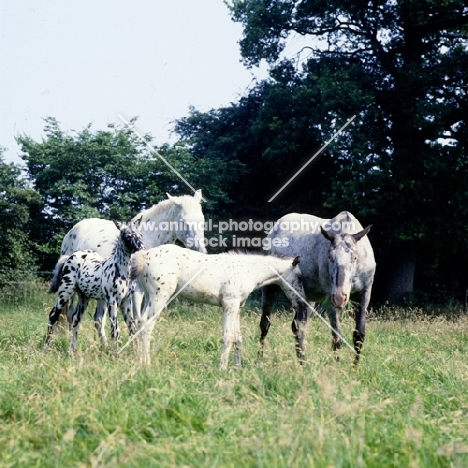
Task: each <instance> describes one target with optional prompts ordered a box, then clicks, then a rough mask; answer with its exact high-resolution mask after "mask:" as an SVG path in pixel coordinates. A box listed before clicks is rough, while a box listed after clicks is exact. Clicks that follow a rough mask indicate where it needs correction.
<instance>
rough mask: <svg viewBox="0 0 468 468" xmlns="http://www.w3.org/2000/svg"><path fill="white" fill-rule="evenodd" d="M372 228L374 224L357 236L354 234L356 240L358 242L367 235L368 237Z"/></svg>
mask: <svg viewBox="0 0 468 468" xmlns="http://www.w3.org/2000/svg"><path fill="white" fill-rule="evenodd" d="M371 227H372V224H369V226H367V227H366V228H365V229H363V230H362V231H359V232H357V233H356V234H353V238H354V240H355V241H356V242H357V241H359V240H361V239H362V238H363V237H364V236H365V235H367V234H368V233H369V231H370V229H371Z"/></svg>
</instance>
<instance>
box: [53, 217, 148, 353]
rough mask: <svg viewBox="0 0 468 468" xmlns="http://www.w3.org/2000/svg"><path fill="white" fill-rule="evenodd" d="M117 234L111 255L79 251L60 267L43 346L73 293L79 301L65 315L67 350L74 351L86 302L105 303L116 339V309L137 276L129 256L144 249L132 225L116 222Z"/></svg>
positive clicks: (54, 286) (139, 234) (138, 234)
mask: <svg viewBox="0 0 468 468" xmlns="http://www.w3.org/2000/svg"><path fill="white" fill-rule="evenodd" d="M116 228H117V229H118V230H119V235H118V236H117V240H116V242H115V244H114V248H113V250H112V255H110V257H108V258H103V257H101V256H100V255H99V254H98V253H96V252H93V251H91V250H78V251H76V252H74V253H73V254H72V255H70V256H69V257H68V258H67V260H66V261H65V263H63V264H62V268H61V271H60V275H59V277H60V279H59V281H57V282H56V283H53V284H52V286H51V291H52V292H58V296H57V300H56V301H55V305H54V307H53V308H52V311H51V312H50V314H49V324H48V332H47V339H46V344H49V343H50V340H51V337H52V334H53V332H54V330H55V327H56V324H57V321H58V320H59V318H60V316H61V314H62V312H66V311H67V309H68V307H69V304H70V300H71V298H72V297H73V295H74V294H77V295H78V301H77V303H76V305H75V307H73V308H72V309H71V311H70V313H69V314H67V318H68V323H69V328H70V331H71V332H72V333H71V335H70V349H71V351H73V352H74V351H76V341H77V336H78V328H79V326H80V322H81V319H82V317H83V314H84V312H85V311H86V308H87V306H88V302H89V299H98V300H101V301H104V302H105V304H106V305H107V306H108V307H109V310H110V313H109V315H110V320H111V326H112V327H111V329H112V336H113V338H114V339H115V340H117V339H118V335H119V333H118V328H117V307H118V306H119V305H121V304H122V302H123V301H124V300H125V299H126V298H127V296H128V294H129V289H130V282H131V280H133V279H134V278H135V277H136V276H137V275H138V272H137V271H133V273H132V263H131V256H132V254H134V253H135V252H137V251H138V250H141V249H142V248H143V242H142V236H141V232H139V231H138V229H137V228H136V226H135V225H134V223H132V222H131V223H129V224H128V225H126V224H120V223H116Z"/></svg>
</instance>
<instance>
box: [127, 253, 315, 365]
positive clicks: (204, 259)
mask: <svg viewBox="0 0 468 468" xmlns="http://www.w3.org/2000/svg"><path fill="white" fill-rule="evenodd" d="M133 262H134V263H136V264H139V265H143V266H142V267H138V268H139V269H141V275H140V276H139V278H138V282H139V284H140V286H141V288H142V289H143V291H144V293H145V299H144V304H145V309H144V312H143V314H142V317H141V320H140V322H139V326H138V328H139V330H138V332H137V333H138V334H140V333H141V337H139V338H140V343H139V344H140V346H139V352H140V361H141V362H142V363H144V364H149V363H150V355H149V342H150V339H151V332H152V330H153V327H154V324H155V321H156V319H157V318H158V317H159V315H160V313H161V311H162V309H163V308H164V307H165V306H166V304H167V302H168V300H169V298H170V297H171V296H172V295H173V294H174V293H175V294H176V295H178V296H180V297H183V298H185V299H188V300H190V301H192V302H200V303H204V304H212V305H217V306H221V307H222V308H223V348H222V353H221V360H220V366H221V368H222V369H226V368H227V365H228V357H229V353H230V351H231V349H232V347H233V346H234V355H235V365H236V366H237V367H240V365H241V347H242V335H241V328H240V322H239V309H240V308H241V307H242V306H243V305H244V303H245V301H246V300H247V297H248V296H249V294H250V293H251V292H252V291H254V290H255V289H258V288H261V287H263V286H265V285H269V284H277V285H279V286H280V287H281V288H282V289H283V291H284V292H285V294H286V296H287V297H288V298H289V299H290V300H291V303H292V305H293V307H294V309H295V311H296V314H295V317H294V321H293V330H295V334H296V351H297V352H298V353H299V352H300V350H301V349H302V348H303V339H304V330H303V328H301V327H300V326H299V325H298V324H302V323H304V322H305V319H306V316H307V306H306V304H305V303H303V302H302V300H301V298H303V297H304V291H303V288H302V274H301V270H300V269H299V266H298V265H299V262H300V258H299V257H295V258H292V257H284V256H278V255H265V253H264V252H260V255H259V254H258V253H247V252H238V251H234V252H227V253H222V254H217V255H203V254H200V253H198V252H194V251H190V250H187V249H182V248H180V247H178V246H176V245H164V246H160V247H155V248H153V249H149V250H147V251H141V252H138V253H137V254H136V256H135V257H134V259H133ZM298 355H299V354H298Z"/></svg>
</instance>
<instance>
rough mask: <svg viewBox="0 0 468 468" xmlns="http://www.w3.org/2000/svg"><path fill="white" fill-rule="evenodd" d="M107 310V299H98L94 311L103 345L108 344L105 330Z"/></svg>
mask: <svg viewBox="0 0 468 468" xmlns="http://www.w3.org/2000/svg"><path fill="white" fill-rule="evenodd" d="M106 310H107V304H106V301H103V300H99V301H97V304H96V311H95V312H94V326H95V327H96V330H97V332H98V336H99V339H100V340H101V344H102V346H107V338H106V332H105V324H106Z"/></svg>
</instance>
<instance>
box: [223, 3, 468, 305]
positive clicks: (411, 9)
mask: <svg viewBox="0 0 468 468" xmlns="http://www.w3.org/2000/svg"><path fill="white" fill-rule="evenodd" d="M230 8H231V11H232V16H233V19H234V20H235V21H238V22H240V23H241V24H242V25H243V28H244V36H243V38H242V40H241V41H240V46H241V52H242V56H243V58H244V61H245V63H246V65H247V66H254V65H257V64H259V63H260V61H261V60H266V61H267V62H268V63H270V65H271V67H272V70H277V69H278V68H283V69H284V67H285V65H284V62H288V63H289V64H290V66H292V64H295V63H297V60H298V56H289V57H285V55H284V54H285V45H286V44H287V41H288V38H290V37H291V36H296V37H297V36H301V37H302V38H303V40H302V41H301V44H305V47H304V48H303V49H302V51H300V52H301V55H300V56H299V58H300V59H301V60H300V61H301V63H302V68H300V69H297V73H296V75H297V77H300V78H301V79H302V80H303V83H305V82H307V80H308V81H309V83H310V84H311V85H312V86H314V84H317V85H318V86H319V87H320V89H321V94H320V96H321V100H320V102H321V105H323V106H324V107H322V115H324V114H325V113H327V114H328V115H329V116H333V117H337V118H339V117H341V119H344V118H345V117H346V116H347V115H349V112H350V111H351V112H353V113H356V114H357V116H358V117H357V119H356V121H355V122H353V127H352V131H350V132H349V135H348V136H347V138H346V143H347V145H346V146H345V145H336V146H334V147H333V150H332V151H331V153H332V156H333V158H334V160H335V161H336V163H337V164H338V166H339V167H340V169H339V171H338V172H337V173H336V176H335V178H334V180H333V181H332V190H331V191H330V193H329V196H328V200H327V203H326V206H328V207H330V208H335V209H338V208H341V207H343V206H345V207H347V208H349V209H351V210H352V211H355V212H356V214H357V215H359V216H361V217H364V218H365V219H366V220H371V221H372V222H373V223H374V225H375V228H374V237H373V239H375V242H376V244H377V246H378V248H379V252H380V258H381V262H380V266H381V268H380V273H382V272H383V271H384V270H387V271H386V273H387V281H386V288H385V289H386V290H385V291H384V293H385V296H386V297H388V298H392V297H395V296H397V295H398V294H400V293H402V292H405V291H408V290H411V288H412V284H413V277H414V271H415V270H414V267H415V263H416V259H419V260H420V261H422V263H423V264H425V266H426V267H429V266H430V265H436V264H440V262H442V263H443V262H444V259H446V258H447V257H450V258H452V259H453V258H460V259H461V258H465V259H466V252H467V243H466V241H465V239H466V228H465V227H464V225H465V223H462V222H461V220H463V219H466V215H467V214H468V213H467V212H466V206H467V205H468V203H467V202H468V200H467V197H468V194H467V191H466V186H467V183H468V175H467V174H468V171H467V159H466V158H467V156H466V150H467V135H468V118H467V116H468V100H467V91H468V81H467V78H468V76H467V73H468V51H467V44H468V42H467V33H468V6H467V5H466V4H465V2H463V1H461V0H444V1H439V0H429V1H414V0H392V1H390V0H371V1H367V0H366V1H365V2H363V1H352V2H351V1H348V0H336V1H334V0H327V1H324V0H301V1H289V0H288V1H285V0H233V1H232V2H230ZM288 50H291V49H288ZM281 54H283V55H281ZM324 127H325V128H328V129H330V127H329V126H328V125H327V120H324V125H323V126H322V127H321V128H322V129H323V128H324ZM448 232H452V233H457V238H458V242H457V243H456V244H457V245H455V243H453V244H450V245H449V246H447V233H448ZM460 238H461V239H460ZM384 266H385V267H386V268H382V267H384ZM465 280H468V278H466V275H465Z"/></svg>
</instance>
